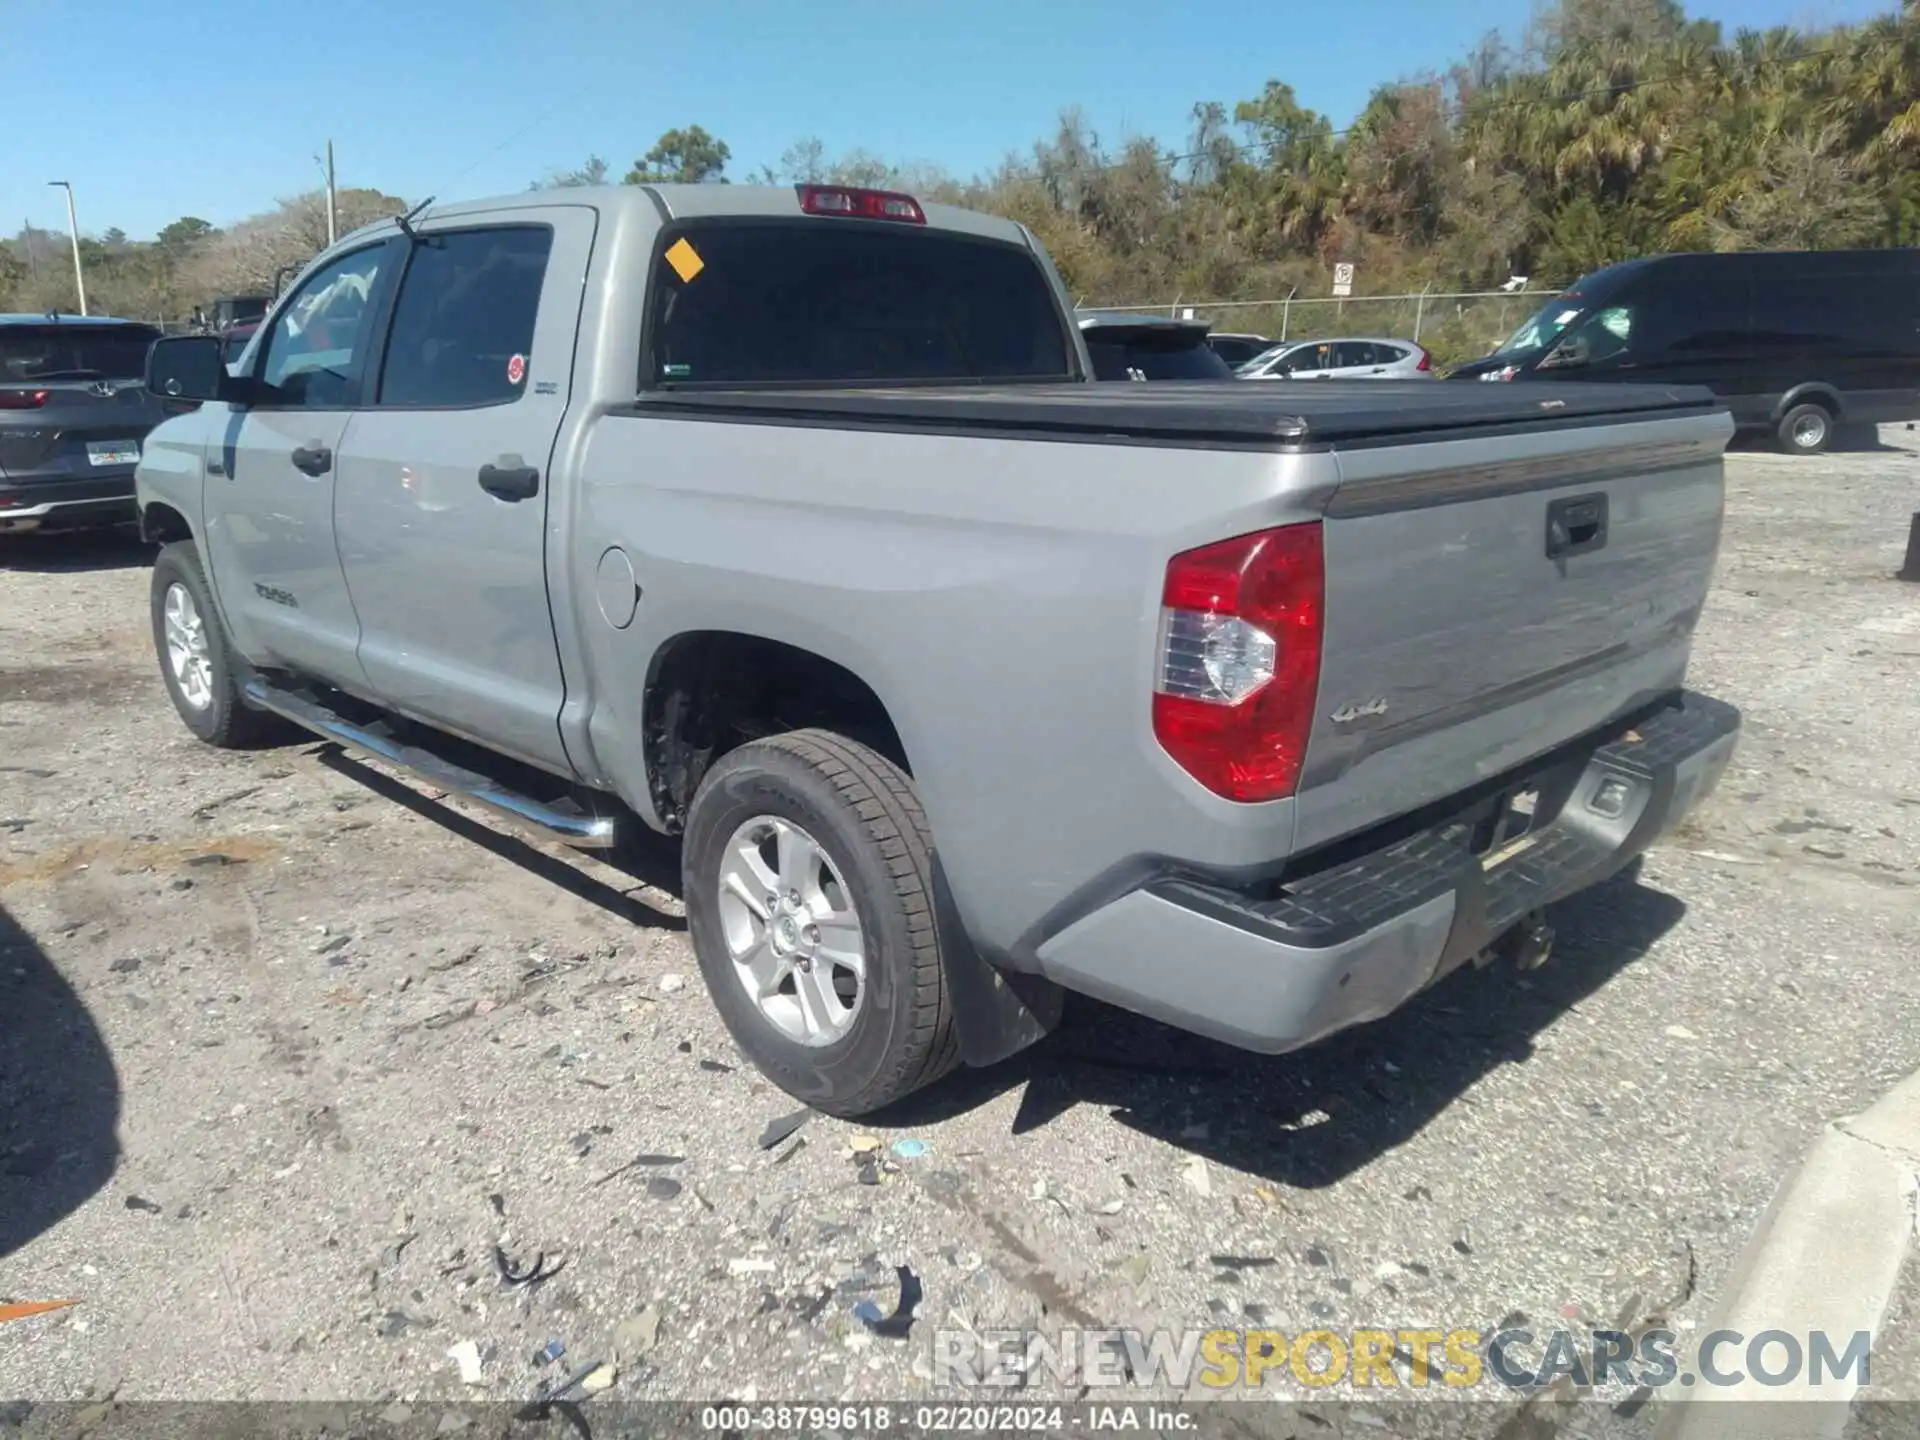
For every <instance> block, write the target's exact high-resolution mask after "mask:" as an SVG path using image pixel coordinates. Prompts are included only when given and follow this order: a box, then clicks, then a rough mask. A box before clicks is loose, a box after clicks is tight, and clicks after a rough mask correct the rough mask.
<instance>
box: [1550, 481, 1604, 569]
mask: <svg viewBox="0 0 1920 1440" xmlns="http://www.w3.org/2000/svg"><path fill="white" fill-rule="evenodd" d="M1606 543H1607V497H1606V496H1605V495H1580V496H1575V497H1571V498H1569V499H1566V500H1555V501H1554V502H1553V503H1552V504H1551V505H1549V506H1547V558H1548V559H1549V560H1563V559H1565V558H1566V557H1567V556H1569V555H1582V554H1585V553H1586V552H1587V551H1589V550H1598V549H1600V548H1601V547H1602V546H1604V545H1605V544H1606Z"/></svg>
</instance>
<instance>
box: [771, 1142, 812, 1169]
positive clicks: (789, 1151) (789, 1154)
mask: <svg viewBox="0 0 1920 1440" xmlns="http://www.w3.org/2000/svg"><path fill="white" fill-rule="evenodd" d="M806 1148H807V1137H806V1136H804V1135H802V1136H801V1137H800V1138H799V1139H798V1140H796V1141H794V1142H793V1144H791V1145H789V1146H788V1147H787V1148H786V1149H784V1150H782V1151H781V1152H780V1153H779V1154H778V1155H776V1156H774V1157H773V1163H774V1164H776V1165H784V1164H786V1163H787V1161H789V1160H791V1159H792V1158H793V1157H794V1156H796V1155H798V1154H799V1153H800V1152H801V1151H802V1150H804V1149H806Z"/></svg>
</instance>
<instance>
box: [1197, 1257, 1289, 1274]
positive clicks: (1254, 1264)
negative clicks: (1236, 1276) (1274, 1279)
mask: <svg viewBox="0 0 1920 1440" xmlns="http://www.w3.org/2000/svg"><path fill="white" fill-rule="evenodd" d="M1207 1263H1208V1264H1209V1265H1217V1266H1219V1267H1220V1268H1221V1269H1222V1270H1265V1269H1266V1268H1267V1267H1268V1266H1269V1265H1278V1264H1279V1263H1280V1262H1279V1261H1278V1260H1276V1259H1274V1257H1273V1256H1271V1255H1209V1256H1208V1257H1207Z"/></svg>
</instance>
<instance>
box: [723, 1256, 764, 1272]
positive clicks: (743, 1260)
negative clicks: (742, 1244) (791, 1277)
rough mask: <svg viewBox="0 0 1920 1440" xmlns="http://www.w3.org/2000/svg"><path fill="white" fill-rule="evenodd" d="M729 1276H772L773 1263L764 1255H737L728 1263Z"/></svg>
mask: <svg viewBox="0 0 1920 1440" xmlns="http://www.w3.org/2000/svg"><path fill="white" fill-rule="evenodd" d="M727 1273H728V1274H729V1275H770V1274H772V1273H773V1261H771V1260H769V1259H767V1257H766V1256H764V1255H736V1256H735V1257H734V1258H733V1259H731V1260H729V1261H727Z"/></svg>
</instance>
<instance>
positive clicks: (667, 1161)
mask: <svg viewBox="0 0 1920 1440" xmlns="http://www.w3.org/2000/svg"><path fill="white" fill-rule="evenodd" d="M686 1158H687V1157H686V1156H684V1155H651V1154H640V1155H636V1156H634V1157H633V1159H631V1160H629V1161H627V1163H626V1164H624V1165H622V1166H620V1167H619V1168H618V1169H614V1170H609V1171H608V1172H607V1173H606V1174H604V1175H602V1176H601V1177H600V1178H599V1179H598V1180H595V1181H594V1182H593V1183H594V1184H595V1185H604V1184H606V1183H607V1182H608V1181H609V1180H611V1179H613V1178H614V1177H615V1176H617V1175H624V1174H626V1173H627V1172H628V1171H629V1170H635V1169H639V1168H640V1167H642V1166H658V1165H679V1164H681V1163H682V1162H684V1161H685V1160H686Z"/></svg>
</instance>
